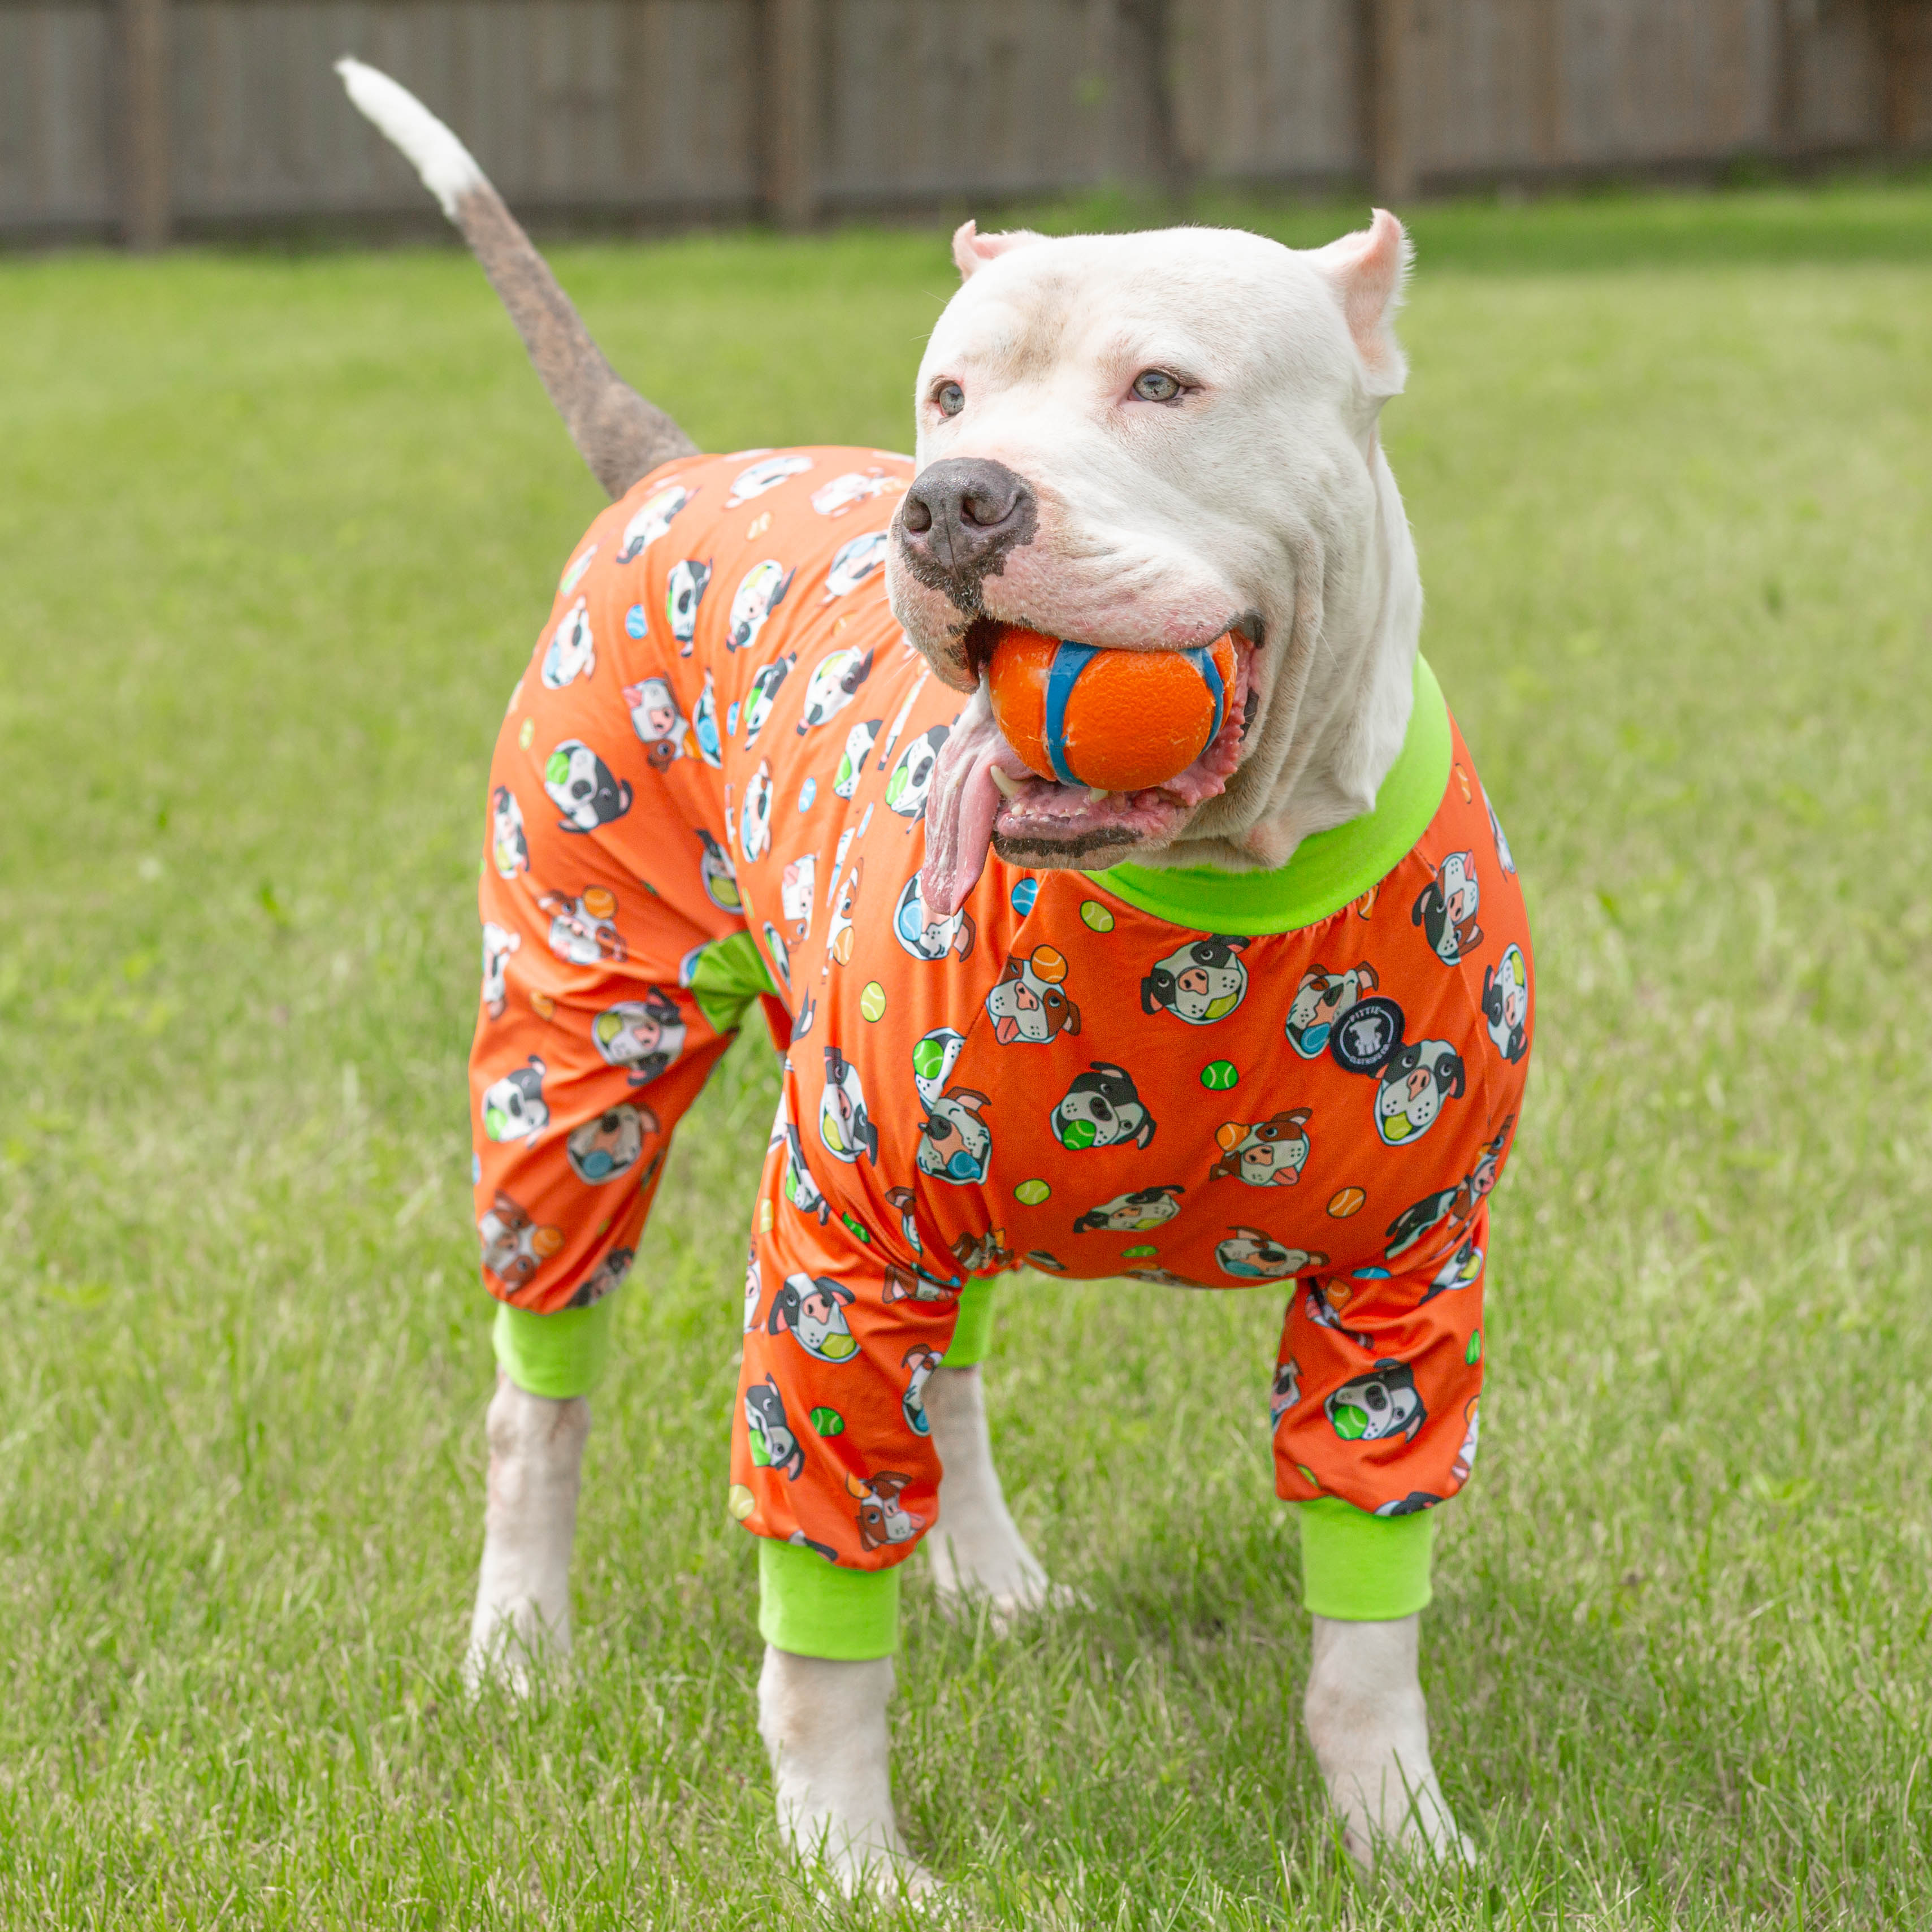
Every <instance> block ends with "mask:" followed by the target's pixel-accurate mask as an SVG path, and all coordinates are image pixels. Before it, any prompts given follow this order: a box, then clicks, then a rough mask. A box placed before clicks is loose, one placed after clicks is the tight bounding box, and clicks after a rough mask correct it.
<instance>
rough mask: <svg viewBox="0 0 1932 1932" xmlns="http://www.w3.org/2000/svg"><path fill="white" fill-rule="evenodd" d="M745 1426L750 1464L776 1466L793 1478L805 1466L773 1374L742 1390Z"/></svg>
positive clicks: (801, 1471) (786, 1475)
mask: <svg viewBox="0 0 1932 1932" xmlns="http://www.w3.org/2000/svg"><path fill="white" fill-rule="evenodd" d="M745 1429H746V1430H747V1432H748V1434H749V1436H750V1437H751V1461H752V1463H754V1466H756V1467H757V1468H759V1469H775V1470H777V1471H778V1473H779V1474H780V1475H781V1476H783V1477H784V1478H785V1479H786V1481H788V1482H793V1483H795V1482H796V1481H798V1479H799V1476H800V1475H802V1473H803V1472H804V1469H805V1451H804V1450H803V1448H801V1447H800V1446H799V1439H798V1438H797V1437H796V1436H794V1435H793V1433H792V1430H791V1424H790V1423H789V1422H787V1421H786V1420H785V1406H784V1397H783V1396H781V1394H779V1393H778V1383H777V1382H776V1380H775V1379H774V1378H773V1377H772V1376H769V1375H768V1376H766V1378H765V1379H764V1380H763V1382H761V1383H754V1385H752V1386H751V1388H748V1389H747V1390H746V1391H745Z"/></svg>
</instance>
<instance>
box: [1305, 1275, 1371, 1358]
mask: <svg viewBox="0 0 1932 1932" xmlns="http://www.w3.org/2000/svg"><path fill="white" fill-rule="evenodd" d="M1354 1293H1355V1290H1354V1289H1352V1288H1350V1287H1349V1285H1348V1284H1347V1283H1346V1282H1340V1281H1316V1282H1310V1283H1309V1285H1308V1288H1307V1292H1305V1293H1304V1295H1303V1296H1302V1298H1301V1312H1302V1313H1303V1314H1304V1316H1306V1317H1307V1319H1308V1320H1309V1322H1310V1323H1311V1324H1312V1325H1313V1326H1314V1327H1316V1328H1326V1329H1327V1330H1328V1331H1329V1333H1330V1334H1333V1335H1340V1337H1342V1338H1343V1340H1344V1341H1348V1342H1352V1343H1355V1346H1356V1347H1357V1348H1358V1349H1373V1347H1374V1346H1375V1343H1374V1341H1373V1339H1372V1338H1371V1337H1369V1336H1367V1335H1365V1334H1363V1333H1362V1332H1361V1331H1360V1330H1359V1329H1355V1328H1350V1327H1349V1325H1348V1324H1347V1323H1346V1322H1344V1321H1343V1319H1342V1311H1343V1309H1345V1308H1346V1307H1348V1305H1349V1301H1350V1298H1352V1296H1353V1295H1354Z"/></svg>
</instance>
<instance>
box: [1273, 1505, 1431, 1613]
mask: <svg viewBox="0 0 1932 1932" xmlns="http://www.w3.org/2000/svg"><path fill="white" fill-rule="evenodd" d="M1293 1508H1294V1509H1295V1514H1296V1515H1297V1517H1298V1518H1299V1519H1300V1520H1301V1601H1302V1602H1303V1603H1304V1604H1305V1605H1306V1606H1307V1607H1308V1609H1309V1610H1310V1611H1312V1612H1313V1613H1314V1614H1315V1615H1316V1616H1318V1617H1334V1618H1336V1619H1338V1620H1339V1621H1340V1622H1343V1623H1357V1624H1366V1623H1392V1622H1394V1621H1395V1619H1397V1618H1398V1617H1409V1616H1414V1615H1415V1613H1416V1612H1417V1611H1418V1610H1421V1609H1422V1608H1423V1607H1424V1605H1425V1604H1427V1603H1428V1601H1429V1599H1430V1595H1431V1594H1432V1592H1431V1590H1430V1581H1429V1570H1430V1555H1431V1553H1432V1552H1433V1550H1434V1548H1435V1545H1436V1512H1435V1511H1433V1510H1418V1511H1416V1512H1415V1514H1414V1515H1413V1516H1371V1515H1370V1514H1369V1513H1368V1511H1367V1510H1359V1509H1358V1508H1356V1507H1355V1505H1354V1504H1353V1503H1345V1502H1343V1500H1342V1499H1341V1498H1340V1496H1317V1497H1316V1499H1314V1501H1313V1502H1305V1503H1296V1504H1295V1505H1293Z"/></svg>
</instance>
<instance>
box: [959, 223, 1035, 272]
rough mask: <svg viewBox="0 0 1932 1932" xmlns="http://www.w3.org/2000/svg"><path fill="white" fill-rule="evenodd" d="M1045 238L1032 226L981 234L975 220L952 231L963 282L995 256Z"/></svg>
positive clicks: (961, 224)
mask: <svg viewBox="0 0 1932 1932" xmlns="http://www.w3.org/2000/svg"><path fill="white" fill-rule="evenodd" d="M1045 240H1046V236H1043V235H1036V234H1035V233H1034V231H1033V230H1032V229H1031V228H1013V229H1008V230H1007V233H1005V234H1004V235H982V234H981V233H980V230H979V227H978V225H977V223H974V222H971V221H962V222H961V223H960V224H959V226H958V227H957V228H956V229H954V230H953V262H954V263H955V264H956V266H957V267H958V269H959V279H960V280H961V281H962V282H963V281H966V280H967V279H968V278H969V277H970V276H971V275H972V273H973V272H974V269H983V268H984V267H985V266H986V264H987V263H989V262H990V261H991V260H992V259H993V258H994V257H995V256H996V255H1004V254H1006V253H1007V251H1009V250H1010V249H1013V248H1025V246H1026V245H1027V244H1028V242H1043V241H1045Z"/></svg>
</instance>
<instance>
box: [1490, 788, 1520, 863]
mask: <svg viewBox="0 0 1932 1932" xmlns="http://www.w3.org/2000/svg"><path fill="white" fill-rule="evenodd" d="M1483 809H1484V811H1487V813H1488V814H1490V837H1491V838H1493V839H1494V840H1495V841H1496V863H1497V864H1498V865H1500V866H1501V867H1502V868H1503V870H1504V871H1505V872H1507V873H1508V874H1509V875H1510V877H1511V878H1514V877H1516V854H1515V853H1513V852H1512V851H1511V850H1510V842H1509V840H1508V838H1505V836H1504V834H1503V822H1502V820H1501V819H1500V818H1499V817H1497V816H1496V807H1495V806H1494V805H1492V804H1491V803H1490V795H1489V793H1487V791H1486V792H1484V793H1483Z"/></svg>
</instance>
